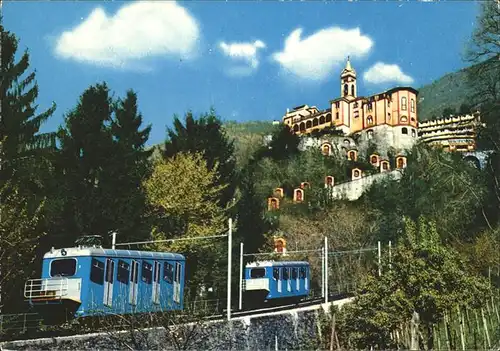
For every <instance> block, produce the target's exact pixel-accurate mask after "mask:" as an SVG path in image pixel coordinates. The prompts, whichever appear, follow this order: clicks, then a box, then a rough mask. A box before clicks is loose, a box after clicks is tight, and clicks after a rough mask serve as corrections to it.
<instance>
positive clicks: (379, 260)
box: [378, 241, 382, 277]
mask: <svg viewBox="0 0 500 351" xmlns="http://www.w3.org/2000/svg"><path fill="white" fill-rule="evenodd" d="M381 255H382V252H381V248H380V241H379V242H378V276H379V277H380V276H381V275H382V264H381Z"/></svg>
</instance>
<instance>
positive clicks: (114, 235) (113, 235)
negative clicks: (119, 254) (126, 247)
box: [111, 231, 116, 250]
mask: <svg viewBox="0 0 500 351" xmlns="http://www.w3.org/2000/svg"><path fill="white" fill-rule="evenodd" d="M111 236H112V239H111V248H112V249H113V250H114V249H115V247H116V231H113V232H112V233H111Z"/></svg>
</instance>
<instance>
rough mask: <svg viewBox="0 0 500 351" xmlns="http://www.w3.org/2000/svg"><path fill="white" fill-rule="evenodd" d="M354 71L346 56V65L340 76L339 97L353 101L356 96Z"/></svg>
mask: <svg viewBox="0 0 500 351" xmlns="http://www.w3.org/2000/svg"><path fill="white" fill-rule="evenodd" d="M357 90H358V88H357V87H356V71H355V70H354V69H353V68H352V67H351V61H350V58H349V56H347V63H346V65H345V68H344V69H343V70H342V73H341V74H340V96H342V97H344V98H348V99H349V98H351V99H354V98H355V97H356V96H357V93H358V91H357Z"/></svg>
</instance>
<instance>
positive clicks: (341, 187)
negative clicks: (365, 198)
mask: <svg viewBox="0 0 500 351" xmlns="http://www.w3.org/2000/svg"><path fill="white" fill-rule="evenodd" d="M401 176H402V173H401V171H400V170H397V169H396V170H393V171H390V172H384V173H376V174H373V175H368V176H365V177H362V178H360V179H356V180H350V181H348V182H346V183H342V184H338V185H335V186H334V187H332V188H331V190H330V191H331V193H330V194H331V197H332V198H333V199H337V200H349V201H354V200H357V199H359V198H360V197H361V195H363V192H364V191H365V190H367V189H368V188H369V187H370V186H372V184H373V183H375V182H376V181H380V180H382V179H384V178H388V177H391V178H392V179H393V180H398V179H401Z"/></svg>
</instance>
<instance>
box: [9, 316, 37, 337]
mask: <svg viewBox="0 0 500 351" xmlns="http://www.w3.org/2000/svg"><path fill="white" fill-rule="evenodd" d="M42 322H43V320H42V318H41V317H40V315H39V314H38V313H19V314H0V340H1V339H2V335H4V334H7V333H19V332H21V333H25V332H26V331H28V330H33V329H35V330H38V329H39V328H40V326H41V325H42Z"/></svg>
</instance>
